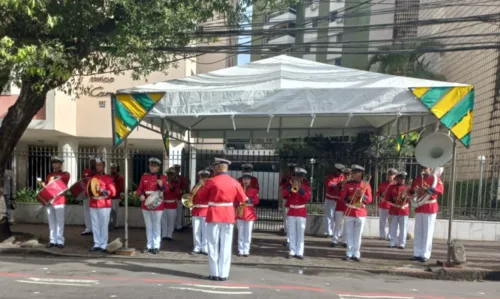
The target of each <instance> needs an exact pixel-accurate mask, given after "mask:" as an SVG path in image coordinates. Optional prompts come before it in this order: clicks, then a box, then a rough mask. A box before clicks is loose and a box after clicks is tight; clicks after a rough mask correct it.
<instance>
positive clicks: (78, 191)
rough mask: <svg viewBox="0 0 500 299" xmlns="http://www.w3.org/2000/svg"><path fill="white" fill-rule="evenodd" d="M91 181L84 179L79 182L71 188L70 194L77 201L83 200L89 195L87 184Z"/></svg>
mask: <svg viewBox="0 0 500 299" xmlns="http://www.w3.org/2000/svg"><path fill="white" fill-rule="evenodd" d="M89 180H90V178H83V179H81V180H79V181H78V182H76V183H74V184H73V186H71V187H70V188H69V192H70V193H71V194H72V195H73V197H74V198H75V199H82V198H83V197H85V196H86V195H87V194H86V191H85V188H87V183H88V181H89Z"/></svg>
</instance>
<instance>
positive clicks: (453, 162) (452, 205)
mask: <svg viewBox="0 0 500 299" xmlns="http://www.w3.org/2000/svg"><path fill="white" fill-rule="evenodd" d="M456 162H457V139H456V138H453V156H452V160H451V184H450V188H451V193H450V195H451V196H450V202H449V203H448V204H449V205H448V208H449V212H448V213H449V215H448V256H447V261H448V263H450V262H451V250H450V248H451V228H452V223H453V212H454V210H455V185H456V184H457V176H456V170H457V169H456V167H457V163H456Z"/></svg>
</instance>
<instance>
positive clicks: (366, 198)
mask: <svg viewBox="0 0 500 299" xmlns="http://www.w3.org/2000/svg"><path fill="white" fill-rule="evenodd" d="M351 168H352V172H351V178H352V180H351V181H349V182H347V183H345V184H344V186H343V187H342V191H341V193H340V200H344V201H345V203H346V207H345V226H346V234H347V252H346V256H345V258H344V260H346V261H348V260H354V261H357V262H359V260H360V258H361V252H360V248H361V236H362V234H363V227H364V225H365V220H366V216H367V211H366V207H365V204H369V203H371V202H372V188H371V187H370V184H369V183H367V182H365V181H363V180H362V179H363V178H362V177H363V172H364V171H365V169H364V168H363V167H362V166H359V165H352V166H351Z"/></svg>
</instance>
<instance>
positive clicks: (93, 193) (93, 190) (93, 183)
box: [87, 178, 100, 197]
mask: <svg viewBox="0 0 500 299" xmlns="http://www.w3.org/2000/svg"><path fill="white" fill-rule="evenodd" d="M99 188H100V184H99V180H98V179H97V178H92V179H91V180H89V182H88V183H87V194H88V195H89V196H90V197H99V191H97V190H98V189H99Z"/></svg>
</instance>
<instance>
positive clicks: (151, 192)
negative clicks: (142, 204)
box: [144, 190, 160, 194]
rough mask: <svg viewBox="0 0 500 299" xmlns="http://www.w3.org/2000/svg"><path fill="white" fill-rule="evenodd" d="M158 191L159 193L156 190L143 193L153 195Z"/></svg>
mask: <svg viewBox="0 0 500 299" xmlns="http://www.w3.org/2000/svg"><path fill="white" fill-rule="evenodd" d="M158 191H160V190H156V191H145V192H144V193H146V194H153V193H156V192H158Z"/></svg>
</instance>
